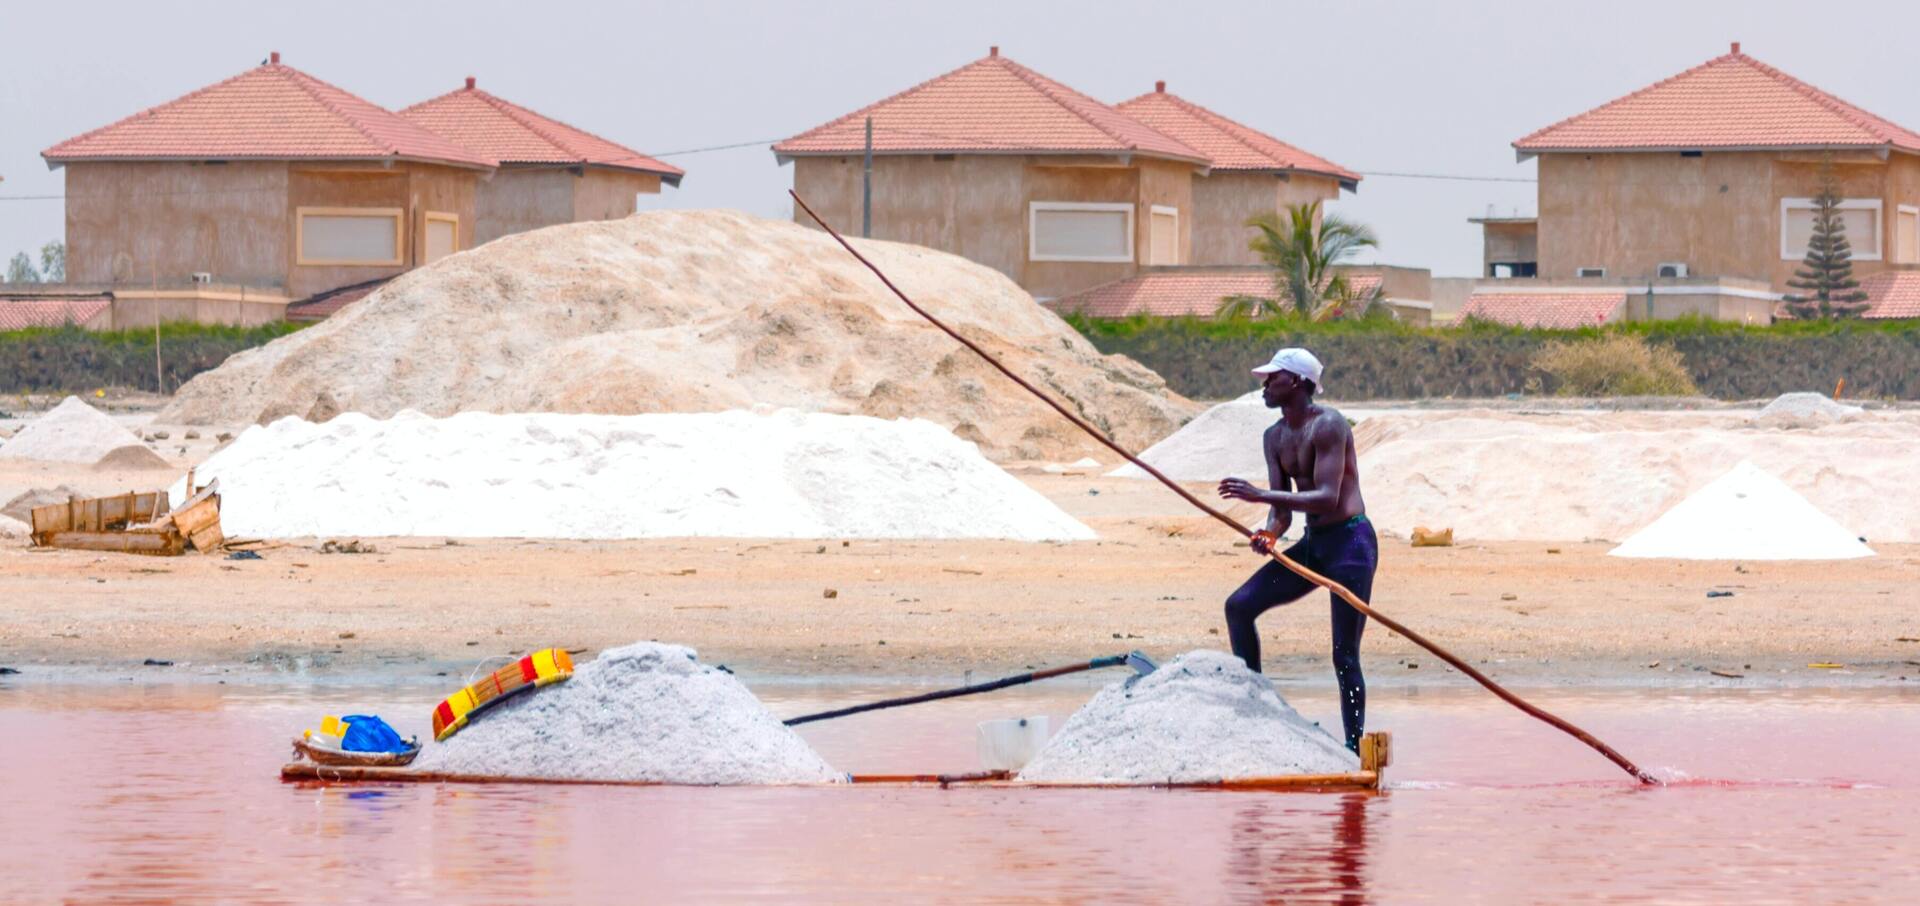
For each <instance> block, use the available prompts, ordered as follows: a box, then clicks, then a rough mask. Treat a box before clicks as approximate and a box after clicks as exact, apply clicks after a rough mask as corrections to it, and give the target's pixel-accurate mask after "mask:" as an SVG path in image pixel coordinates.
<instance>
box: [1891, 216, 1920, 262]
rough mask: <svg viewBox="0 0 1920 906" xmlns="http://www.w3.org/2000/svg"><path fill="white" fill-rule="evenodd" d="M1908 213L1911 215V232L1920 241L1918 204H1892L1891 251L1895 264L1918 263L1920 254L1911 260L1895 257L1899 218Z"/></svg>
mask: <svg viewBox="0 0 1920 906" xmlns="http://www.w3.org/2000/svg"><path fill="white" fill-rule="evenodd" d="M1908 215H1912V217H1913V233H1914V237H1915V241H1916V242H1920V205H1911V204H1896V205H1894V206H1893V252H1894V255H1895V256H1896V257H1895V258H1894V263H1895V264H1920V256H1916V257H1915V258H1914V259H1913V260H1912V261H1903V260H1901V259H1900V258H1899V257H1897V256H1898V255H1899V254H1900V218H1902V217H1905V216H1908Z"/></svg>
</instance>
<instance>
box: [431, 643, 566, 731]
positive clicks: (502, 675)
mask: <svg viewBox="0 0 1920 906" xmlns="http://www.w3.org/2000/svg"><path fill="white" fill-rule="evenodd" d="M572 675H573V658H571V657H569V656H568V655H567V650H566V649H565V648H542V649H541V650H539V651H536V652H534V653H532V654H529V655H527V656H526V657H523V658H521V659H520V660H518V661H515V662H514V663H511V664H508V665H507V666H505V667H502V668H500V669H498V670H495V671H493V673H491V674H489V675H488V676H487V677H486V678H485V679H482V680H480V681H479V682H477V683H474V684H473V685H471V686H468V687H466V688H465V689H462V690H460V691H458V692H455V693H454V694H452V695H449V696H447V699H446V701H443V702H441V703H440V704H439V706H437V707H435V708H434V709H433V738H434V740H435V741H437V742H446V741H447V738H448V737H450V736H452V735H453V734H455V733H458V732H460V728H461V727H464V726H466V725H467V721H469V720H471V719H473V716H474V715H475V714H477V713H479V712H480V711H483V710H486V709H487V708H489V707H491V706H493V705H495V704H498V703H499V702H500V700H501V699H504V698H506V697H507V696H509V695H513V694H514V693H516V692H524V691H526V690H528V689H537V688H539V687H541V686H544V685H547V684H548V683H557V682H559V681H561V680H563V679H566V678H568V677H570V676H572Z"/></svg>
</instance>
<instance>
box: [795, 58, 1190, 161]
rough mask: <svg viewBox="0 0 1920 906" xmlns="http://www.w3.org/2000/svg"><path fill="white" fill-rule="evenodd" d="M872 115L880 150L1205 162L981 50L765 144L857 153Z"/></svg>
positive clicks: (1132, 121) (1149, 130)
mask: <svg viewBox="0 0 1920 906" xmlns="http://www.w3.org/2000/svg"><path fill="white" fill-rule="evenodd" d="M868 117H872V118H873V148H874V151H875V152H876V153H882V154H936V153H955V152H959V153H970V154H994V153H1000V154H1017V153H1029V154H1075V153H1086V154H1142V155H1148V156H1152V157H1163V158H1169V159H1172V160H1179V161H1189V162H1192V163H1196V164H1203V165H1204V164H1207V163H1208V162H1209V160H1208V157H1207V155H1205V154H1203V153H1201V152H1199V151H1197V150H1194V149H1193V148H1191V147H1188V146H1187V145H1185V144H1182V143H1181V142H1179V141H1177V140H1175V139H1173V138H1171V137H1169V136H1166V135H1163V134H1161V133H1159V132H1157V131H1155V130H1154V129H1153V128H1152V127H1149V126H1147V125H1146V124H1144V123H1141V122H1140V121H1139V120H1136V119H1134V118H1133V117H1130V116H1128V115H1126V114H1125V113H1122V112H1120V111H1119V110H1116V109H1114V108H1113V107H1110V106H1108V105H1106V104H1103V103H1101V102H1099V101H1096V100H1094V99H1093V98H1090V97H1088V96H1086V95H1084V94H1081V93H1080V92H1078V91H1075V90H1073V89H1071V88H1068V87H1067V86H1065V85H1062V84H1060V83H1059V82H1056V81H1054V80H1052V79H1049V78H1047V77H1046V76H1043V75H1041V74H1039V73H1037V72H1034V71H1033V70H1031V69H1028V68H1027V67H1025V66H1022V65H1020V64H1018V63H1015V62H1013V61H1012V60H1009V59H1007V58H1006V57H1003V56H1000V49H999V48H997V47H996V48H993V50H992V51H991V52H990V53H988V54H987V56H985V57H982V58H981V59H978V60H975V61H973V62H972V63H968V64H967V65H965V66H962V67H960V68H959V69H956V70H954V71H952V72H949V73H947V74H946V75H942V76H938V77H936V78H934V79H931V80H929V81H926V82H922V83H920V84H919V85H915V86H914V87H912V88H909V89H907V90H905V91H902V92H900V93H899V94H896V95H894V96H892V97H889V98H886V99H885V100H882V101H878V102H876V103H874V104H871V105H869V106H866V107H862V108H861V109H859V110H855V111H854V112H852V113H849V114H847V115H846V116H843V117H840V118H839V119H836V120H834V121H832V122H830V123H827V124H825V125H822V126H817V127H815V128H813V129H809V130H807V131H805V132H802V133H800V134H799V135H796V136H794V137H792V138H789V139H787V140H785V141H782V142H778V143H776V144H775V145H774V146H773V150H774V153H775V154H778V155H780V156H782V157H797V156H806V155H824V154H858V153H860V152H861V150H862V149H863V148H864V146H865V142H866V120H867V118H868Z"/></svg>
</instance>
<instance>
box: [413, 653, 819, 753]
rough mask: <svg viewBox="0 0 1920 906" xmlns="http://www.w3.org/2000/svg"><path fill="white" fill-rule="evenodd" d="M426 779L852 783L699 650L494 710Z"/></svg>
mask: <svg viewBox="0 0 1920 906" xmlns="http://www.w3.org/2000/svg"><path fill="white" fill-rule="evenodd" d="M412 769H413V770H416V771H428V772H439V773H447V774H463V775H479V776H487V777H499V778H527V779H556V780H602V781H651V782H657V783H677V784H766V783H818V782H827V781H837V780H844V779H846V777H845V775H843V774H841V773H839V772H836V771H835V770H833V768H831V767H829V766H828V765H827V763H826V762H825V761H823V760H821V758H820V756H819V755H818V754H816V753H815V752H814V751H813V749H812V748H811V747H809V746H808V745H807V744H806V743H805V742H803V741H802V740H801V739H800V737H799V736H797V735H795V734H794V732H793V731H792V730H790V729H788V728H787V727H786V725H784V724H782V723H781V722H780V720H779V718H776V717H774V716H773V714H772V713H770V712H768V711H767V709H766V706H765V705H763V704H761V703H760V700H759V699H758V698H755V697H754V695H753V693H752V692H749V691H747V687H746V686H744V685H741V683H740V681H739V680H737V679H734V677H733V674H731V673H728V672H726V671H724V670H719V669H716V668H713V667H708V666H705V665H702V664H701V663H700V662H699V660H698V658H697V656H696V655H695V654H694V652H693V650H692V649H690V648H684V647H681V646H679V645H663V644H656V643H649V642H639V643H635V644H632V645H627V646H625V647H621V648H613V649H608V650H606V651H603V652H601V653H600V656H599V657H597V658H595V659H593V660H592V661H589V662H588V663H586V664H583V665H581V666H579V667H577V668H575V670H574V673H573V678H572V679H570V680H567V681H566V682H562V683H556V684H554V685H551V686H547V687H545V688H542V689H540V690H539V691H537V692H533V693H531V694H526V695H517V696H514V697H512V698H510V699H507V700H506V701H503V702H501V703H500V704H498V705H496V706H494V707H492V708H489V709H487V711H486V713H484V714H481V715H479V716H477V717H475V718H474V720H473V723H471V724H470V725H468V726H467V727H466V728H465V729H462V730H461V731H460V732H458V733H456V734H454V735H453V736H452V737H451V738H449V739H448V740H447V741H446V742H444V743H439V744H435V745H429V746H427V748H426V749H425V750H424V751H422V752H421V753H420V757H419V758H418V759H416V760H415V761H414V763H413V765H412Z"/></svg>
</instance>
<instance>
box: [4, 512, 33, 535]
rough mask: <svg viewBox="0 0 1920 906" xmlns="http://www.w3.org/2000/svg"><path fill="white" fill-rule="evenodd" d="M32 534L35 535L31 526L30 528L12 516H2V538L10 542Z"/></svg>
mask: <svg viewBox="0 0 1920 906" xmlns="http://www.w3.org/2000/svg"><path fill="white" fill-rule="evenodd" d="M32 533H33V529H32V528H31V527H30V526H28V525H27V524H26V523H24V522H21V521H20V520H18V519H15V518H13V517H12V516H7V515H0V538H5V539H7V540H9V541H12V540H15V539H19V538H25V537H27V536H28V535H30V534H32Z"/></svg>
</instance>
